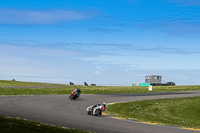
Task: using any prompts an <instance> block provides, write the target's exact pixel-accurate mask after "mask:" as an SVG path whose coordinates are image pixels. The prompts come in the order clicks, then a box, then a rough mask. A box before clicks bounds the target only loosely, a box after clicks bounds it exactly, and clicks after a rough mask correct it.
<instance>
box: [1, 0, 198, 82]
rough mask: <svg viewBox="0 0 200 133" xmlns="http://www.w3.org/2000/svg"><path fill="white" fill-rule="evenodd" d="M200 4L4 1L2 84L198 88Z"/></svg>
mask: <svg viewBox="0 0 200 133" xmlns="http://www.w3.org/2000/svg"><path fill="white" fill-rule="evenodd" d="M199 13H200V2H199V0H59V1H58V0H20V1H16V0H1V1H0V48H1V52H0V79H2V80H4V79H5V80H11V79H13V78H14V79H16V80H18V81H36V82H50V83H66V84H68V83H69V82H70V81H72V82H74V83H75V84H83V82H84V81H86V82H88V83H89V84H91V83H96V84H101V85H131V84H133V83H143V82H145V76H146V75H161V76H162V79H163V80H164V81H165V82H167V81H174V82H175V83H176V84H177V85H199V84H200V78H199V75H200V62H199V57H200V47H199V42H200V14H199Z"/></svg>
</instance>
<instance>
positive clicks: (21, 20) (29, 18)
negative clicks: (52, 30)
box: [0, 9, 95, 24]
mask: <svg viewBox="0 0 200 133" xmlns="http://www.w3.org/2000/svg"><path fill="white" fill-rule="evenodd" d="M94 15H95V13H94V12H91V11H75V10H18V9H1V10H0V24H54V23H60V22H65V21H77V20H84V19H87V18H90V17H92V16H94Z"/></svg>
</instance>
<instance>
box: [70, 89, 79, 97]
mask: <svg viewBox="0 0 200 133" xmlns="http://www.w3.org/2000/svg"><path fill="white" fill-rule="evenodd" d="M75 94H77V97H79V96H80V94H81V90H80V89H79V88H76V89H75V90H73V91H72V92H71V95H70V96H69V99H70V98H71V97H72V96H74V95H75Z"/></svg>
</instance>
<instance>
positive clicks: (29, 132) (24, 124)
mask: <svg viewBox="0 0 200 133" xmlns="http://www.w3.org/2000/svg"><path fill="white" fill-rule="evenodd" d="M0 131H1V132H2V133H88V132H86V131H81V130H75V129H66V128H60V127H55V126H50V125H46V124H40V123H38V122H32V121H26V120H22V119H14V118H8V117H3V116H0Z"/></svg>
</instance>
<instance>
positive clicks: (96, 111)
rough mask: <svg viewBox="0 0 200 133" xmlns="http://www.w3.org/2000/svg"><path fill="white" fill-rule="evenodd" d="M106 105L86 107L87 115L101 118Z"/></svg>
mask: <svg viewBox="0 0 200 133" xmlns="http://www.w3.org/2000/svg"><path fill="white" fill-rule="evenodd" d="M105 109H106V105H104V104H97V105H94V106H89V107H87V109H86V110H87V114H88V115H94V116H98V115H99V116H101V115H102V112H103V111H105Z"/></svg>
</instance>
